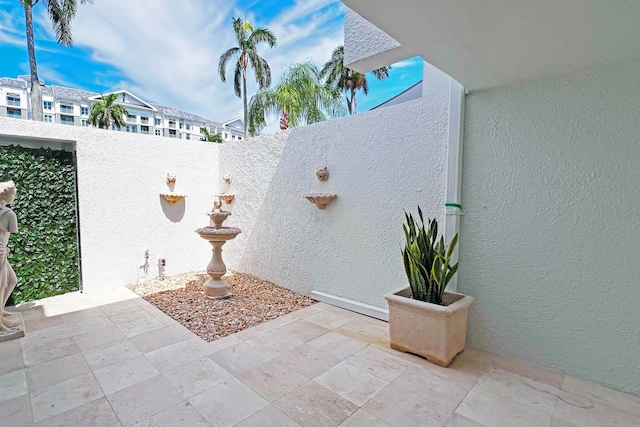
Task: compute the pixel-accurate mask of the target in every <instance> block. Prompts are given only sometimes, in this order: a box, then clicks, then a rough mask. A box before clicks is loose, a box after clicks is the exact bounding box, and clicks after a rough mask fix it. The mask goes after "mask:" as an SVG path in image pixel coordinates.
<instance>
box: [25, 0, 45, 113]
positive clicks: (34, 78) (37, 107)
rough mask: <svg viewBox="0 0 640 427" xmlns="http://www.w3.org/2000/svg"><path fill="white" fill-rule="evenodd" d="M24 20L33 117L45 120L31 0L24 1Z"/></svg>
mask: <svg viewBox="0 0 640 427" xmlns="http://www.w3.org/2000/svg"><path fill="white" fill-rule="evenodd" d="M23 6H24V20H25V27H26V31H27V50H28V52H29V69H30V73H31V118H32V120H37V121H40V122H41V121H43V115H42V88H41V87H40V79H39V78H38V65H37V63H36V47H35V42H34V39H33V13H32V4H31V2H24V3H23Z"/></svg>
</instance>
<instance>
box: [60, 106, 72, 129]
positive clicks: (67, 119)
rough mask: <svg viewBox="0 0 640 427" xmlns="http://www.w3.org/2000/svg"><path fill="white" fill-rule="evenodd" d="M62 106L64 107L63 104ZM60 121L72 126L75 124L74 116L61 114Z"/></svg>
mask: <svg viewBox="0 0 640 427" xmlns="http://www.w3.org/2000/svg"><path fill="white" fill-rule="evenodd" d="M60 107H62V105H61V106H60ZM60 123H62V124H63V125H71V126H73V117H69V116H60Z"/></svg>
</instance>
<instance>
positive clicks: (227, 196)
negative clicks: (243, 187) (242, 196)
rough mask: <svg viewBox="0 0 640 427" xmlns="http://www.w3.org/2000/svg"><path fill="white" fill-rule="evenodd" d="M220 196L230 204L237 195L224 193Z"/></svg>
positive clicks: (219, 195)
mask: <svg viewBox="0 0 640 427" xmlns="http://www.w3.org/2000/svg"><path fill="white" fill-rule="evenodd" d="M218 197H220V198H221V199H222V200H223V201H224V202H225V203H226V204H227V205H230V204H231V202H233V198H234V197H236V195H235V194H231V193H222V194H218Z"/></svg>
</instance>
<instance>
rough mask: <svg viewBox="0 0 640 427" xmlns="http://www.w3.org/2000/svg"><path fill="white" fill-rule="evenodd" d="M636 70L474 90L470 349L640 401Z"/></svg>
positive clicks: (466, 187) (469, 183)
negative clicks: (506, 357)
mask: <svg viewBox="0 0 640 427" xmlns="http://www.w3.org/2000/svg"><path fill="white" fill-rule="evenodd" d="M638 69H640V63H638V62H632V63H627V64H617V65H611V66H606V67H600V68H596V69H593V70H592V71H589V72H587V73H582V74H575V75H572V76H566V77H547V78H543V79H539V80H535V81H532V82H530V83H527V84H517V85H510V86H507V87H503V88H501V89H495V90H490V91H483V92H472V93H471V94H470V95H468V96H467V103H466V122H465V147H464V181H463V194H462V204H463V206H464V210H465V211H466V215H465V216H463V217H462V234H461V246H460V248H461V254H460V257H461V264H460V277H459V282H458V283H459V290H460V291H462V292H464V293H468V294H471V295H473V296H475V297H476V303H475V305H474V306H473V308H472V310H471V313H470V318H469V336H468V338H469V342H470V344H472V345H474V346H479V347H482V348H485V349H488V350H491V351H495V352H498V353H503V354H507V355H510V356H513V357H516V358H518V359H522V360H527V361H530V362H533V363H537V364H542V365H545V366H549V367H554V368H558V369H560V370H562V371H564V372H566V373H568V374H570V375H574V376H577V377H580V378H584V379H586V380H589V381H594V382H597V383H600V384H603V385H606V386H609V387H613V388H615V389H619V390H621V391H625V392H630V393H633V394H635V395H640V358H639V357H638V356H639V355H640V296H639V291H640V245H639V244H638V242H640V225H639V224H640V173H639V168H638V160H639V159H640V144H638V135H640V119H639V117H640V86H639V85H638Z"/></svg>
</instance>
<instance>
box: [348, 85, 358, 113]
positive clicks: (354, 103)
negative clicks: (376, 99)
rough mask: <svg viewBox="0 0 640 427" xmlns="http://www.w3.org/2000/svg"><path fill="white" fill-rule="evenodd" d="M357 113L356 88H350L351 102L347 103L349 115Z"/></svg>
mask: <svg viewBox="0 0 640 427" xmlns="http://www.w3.org/2000/svg"><path fill="white" fill-rule="evenodd" d="M357 112H358V102H357V101H356V88H355V87H352V88H351V100H350V101H349V114H356V113H357Z"/></svg>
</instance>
